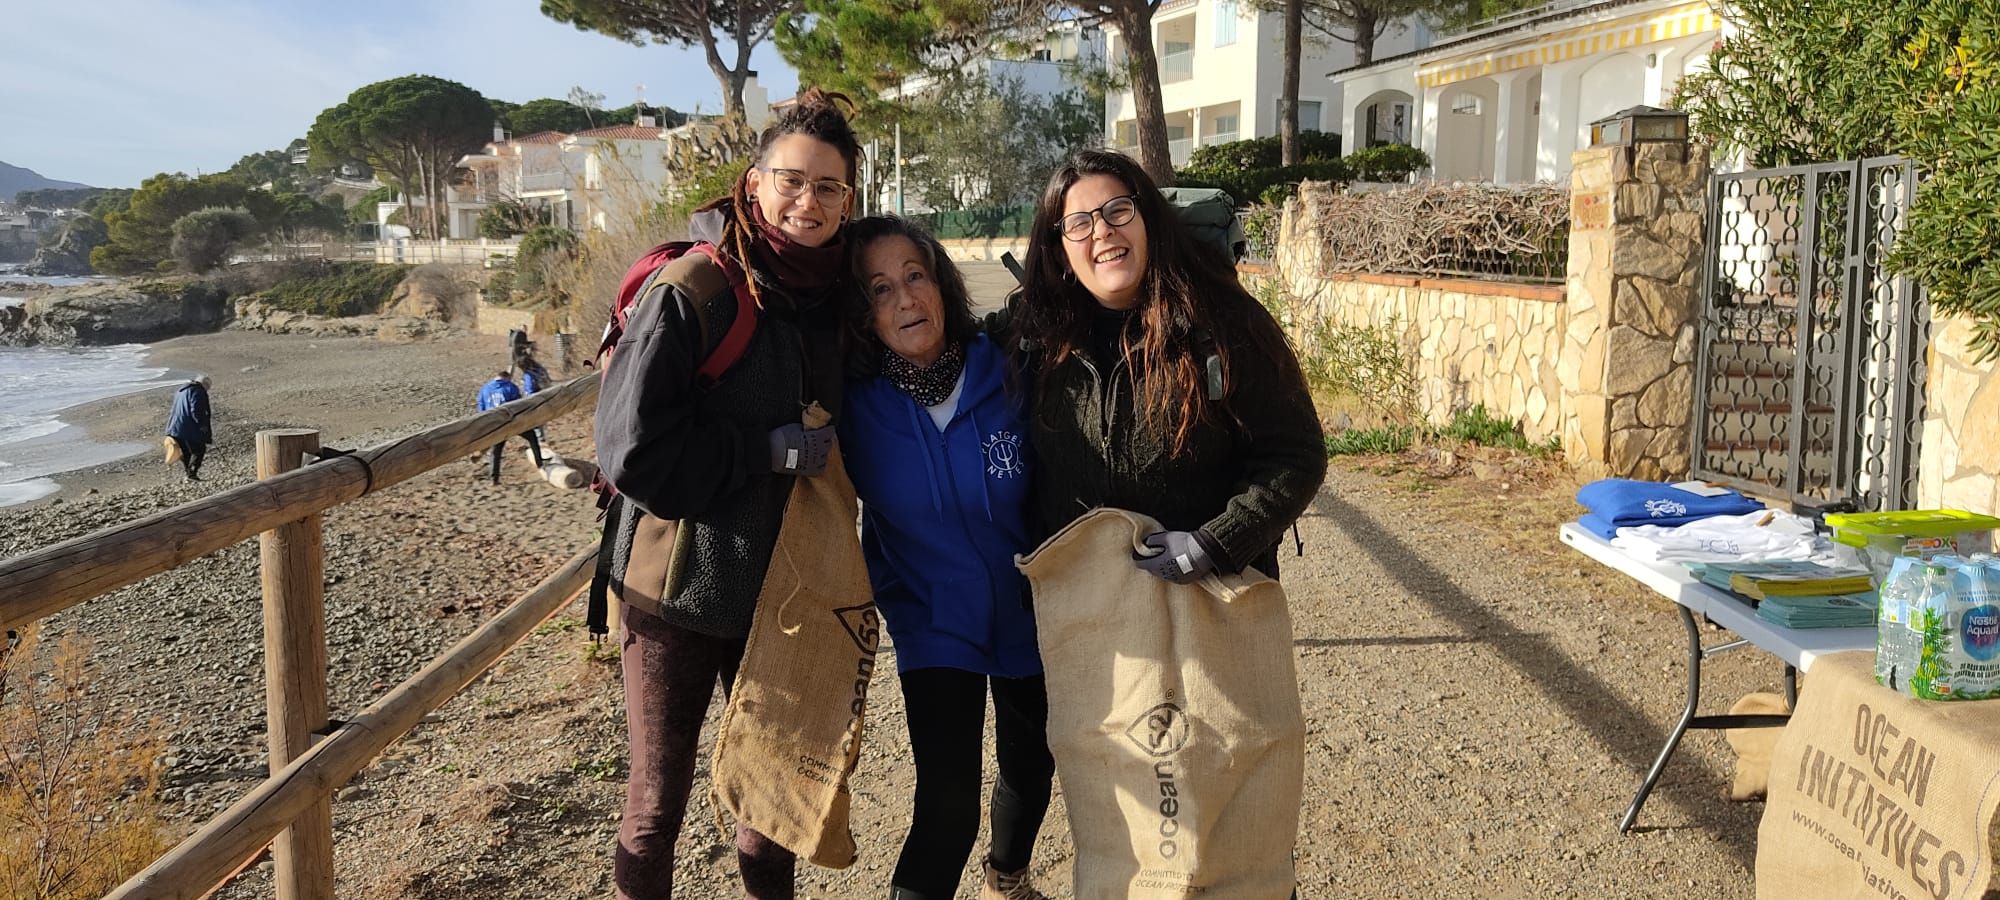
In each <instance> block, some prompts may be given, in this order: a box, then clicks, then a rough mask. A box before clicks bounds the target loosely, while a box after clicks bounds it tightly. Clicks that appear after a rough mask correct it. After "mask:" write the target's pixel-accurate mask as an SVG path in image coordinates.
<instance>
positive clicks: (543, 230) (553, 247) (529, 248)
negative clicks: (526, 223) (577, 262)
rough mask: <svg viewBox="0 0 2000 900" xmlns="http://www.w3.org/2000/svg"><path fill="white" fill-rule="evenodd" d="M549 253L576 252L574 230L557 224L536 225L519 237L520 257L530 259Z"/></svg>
mask: <svg viewBox="0 0 2000 900" xmlns="http://www.w3.org/2000/svg"><path fill="white" fill-rule="evenodd" d="M550 253H561V254H565V255H570V256H574V255H575V254H576V232H574V231H571V230H569V229H567V228H563V227H561V226H558V225H537V226H535V227H534V228H532V229H529V231H528V233H527V234H526V235H525V236H523V237H522V238H521V247H520V258H521V259H522V260H523V261H526V260H532V259H535V258H537V257H540V256H544V255H547V254H550Z"/></svg>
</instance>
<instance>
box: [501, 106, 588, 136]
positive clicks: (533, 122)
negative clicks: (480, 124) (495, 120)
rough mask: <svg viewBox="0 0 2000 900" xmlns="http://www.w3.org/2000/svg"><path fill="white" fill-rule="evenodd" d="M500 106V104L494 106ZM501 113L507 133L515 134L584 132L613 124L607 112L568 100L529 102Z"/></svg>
mask: <svg viewBox="0 0 2000 900" xmlns="http://www.w3.org/2000/svg"><path fill="white" fill-rule="evenodd" d="M495 105H498V104H495ZM509 106H510V107H511V108H510V109H507V110H505V111H504V112H502V111H499V110H496V112H499V119H500V121H501V123H502V124H504V125H506V126H507V130H508V131H510V132H513V133H514V134H515V135H517V136H519V135H528V134H534V133H536V132H538V131H563V132H572V131H583V130H585V129H588V128H595V127H597V126H599V125H603V124H606V123H607V122H609V121H611V120H610V119H608V118H606V117H605V114H604V113H601V112H595V111H593V110H589V109H585V108H583V107H581V106H578V105H576V104H574V103H571V102H569V101H568V100H557V99H554V98H551V97H544V98H542V99H540V100H530V101H528V102H526V103H523V104H521V105H520V106H512V104H509Z"/></svg>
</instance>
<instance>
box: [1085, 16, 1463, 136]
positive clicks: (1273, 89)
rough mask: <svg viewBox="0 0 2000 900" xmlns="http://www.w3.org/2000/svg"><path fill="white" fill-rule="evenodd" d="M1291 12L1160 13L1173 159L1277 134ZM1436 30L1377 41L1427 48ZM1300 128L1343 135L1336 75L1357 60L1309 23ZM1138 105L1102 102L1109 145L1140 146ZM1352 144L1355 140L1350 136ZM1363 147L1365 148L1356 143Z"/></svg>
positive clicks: (1114, 98)
mask: <svg viewBox="0 0 2000 900" xmlns="http://www.w3.org/2000/svg"><path fill="white" fill-rule="evenodd" d="M1105 30H1106V33H1107V49H1108V52H1109V54H1110V59H1111V61H1112V66H1113V68H1114V70H1115V69H1116V68H1117V67H1118V66H1119V64H1121V63H1122V62H1123V61H1124V60H1125V58H1126V54H1127V52H1128V50H1129V44H1128V43H1127V36H1126V35H1125V34H1123V33H1121V32H1119V31H1118V30H1117V29H1116V28H1113V27H1109V26H1107V27H1106V29H1105ZM1284 34H1285V30H1284V17H1283V16H1281V15H1279V14H1278V13H1274V12H1258V11H1257V10H1254V9H1252V8H1250V7H1249V5H1247V4H1245V3H1243V2H1240V0H1168V2H1165V3H1162V4H1160V7H1159V9H1158V10H1157V11H1156V12H1154V14H1153V33H1152V35H1151V36H1150V37H1151V39H1152V41H1153V52H1154V53H1155V54H1156V55H1157V56H1158V57H1159V61H1160V90H1161V94H1162V98H1163V99H1164V101H1165V106H1166V112H1167V141H1168V152H1169V155H1170V156H1171V157H1172V158H1173V161H1174V165H1177V166H1178V165H1182V164H1184V163H1186V162H1187V159H1188V156H1189V154H1191V153H1193V152H1194V148H1196V147H1201V146H1207V145H1209V144H1223V143H1228V142H1230V141H1235V140H1244V139H1249V138H1256V137H1268V136H1270V135H1274V134H1277V133H1278V94H1279V91H1280V89H1281V88H1282V86H1283V83H1284V66H1283V65H1282V61H1283V58H1284ZM1431 40H1432V35H1431V31H1430V29H1429V28H1428V27H1426V26H1425V25H1424V24H1423V23H1422V22H1419V21H1416V20H1414V19H1412V20H1407V21H1402V22H1398V23H1396V24H1393V25H1391V26H1389V28H1388V29H1387V31H1386V32H1385V33H1384V34H1382V35H1381V36H1380V37H1378V38H1377V39H1376V41H1375V55H1376V56H1377V57H1378V58H1379V57H1383V56H1393V55H1400V54H1404V53H1408V52H1409V51H1412V50H1415V49H1417V48H1419V47H1424V46H1428V45H1429V44H1430V41H1431ZM1300 57H1301V59H1300V72H1299V109H1298V117H1299V127H1300V128H1301V129H1303V130H1307V131H1338V130H1339V129H1340V127H1341V116H1342V110H1343V109H1345V106H1344V105H1343V102H1342V101H1343V99H1344V94H1343V85H1341V84H1340V83H1338V82H1336V81H1332V80H1329V79H1328V77H1327V76H1328V75H1330V74H1332V73H1334V72H1338V71H1341V70H1343V69H1347V68H1349V67H1351V66H1353V64H1354V47H1353V45H1352V44H1349V43H1347V42H1345V41H1341V40H1338V39H1335V38H1332V37H1329V36H1328V35H1326V34H1324V33H1321V32H1318V31H1315V30H1313V29H1311V28H1307V29H1306V32H1305V35H1304V36H1303V39H1302V40H1301V46H1300ZM1136 116H1137V110H1136V107H1135V105H1134V103H1133V99H1132V92H1131V91H1129V90H1126V91H1121V92H1117V93H1113V94H1109V95H1107V96H1106V97H1105V101H1104V128H1105V136H1106V139H1107V141H1108V142H1109V143H1110V144H1111V145H1113V146H1116V147H1119V148H1121V149H1125V150H1126V151H1127V152H1135V151H1136V147H1137V145H1138V142H1139V141H1138V121H1137V118H1136ZM1343 144H1344V146H1345V145H1347V144H1351V142H1347V141H1344V142H1343ZM1354 146H1359V145H1354Z"/></svg>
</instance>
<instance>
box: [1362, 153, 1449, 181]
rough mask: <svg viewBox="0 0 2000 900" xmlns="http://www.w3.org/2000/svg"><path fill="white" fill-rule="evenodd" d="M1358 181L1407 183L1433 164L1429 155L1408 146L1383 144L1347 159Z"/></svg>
mask: <svg viewBox="0 0 2000 900" xmlns="http://www.w3.org/2000/svg"><path fill="white" fill-rule="evenodd" d="M1347 164H1348V166H1349V167H1351V168H1352V169H1353V171H1354V178H1355V180H1357V181H1389V182H1400V181H1407V180H1409V177H1410V175H1411V173H1413V172H1415V171H1417V170H1418V169H1422V168H1425V167H1427V166H1429V165H1430V164H1431V158H1430V156H1429V154H1426V153H1424V151H1422V150H1419V149H1417V148H1415V147H1412V146H1409V145H1408V144H1382V145H1379V146H1375V147H1369V148H1368V149H1366V150H1357V151H1355V153H1354V155H1352V156H1349V157H1347Z"/></svg>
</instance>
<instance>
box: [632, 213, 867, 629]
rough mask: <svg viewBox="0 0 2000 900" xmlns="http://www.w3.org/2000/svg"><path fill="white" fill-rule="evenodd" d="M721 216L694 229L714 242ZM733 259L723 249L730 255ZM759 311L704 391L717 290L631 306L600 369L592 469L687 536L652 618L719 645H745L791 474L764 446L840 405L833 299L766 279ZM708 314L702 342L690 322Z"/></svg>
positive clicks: (726, 295)
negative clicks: (745, 342) (739, 640)
mask: <svg viewBox="0 0 2000 900" xmlns="http://www.w3.org/2000/svg"><path fill="white" fill-rule="evenodd" d="M722 215H723V214H722V213H721V212H720V211H711V212H707V213H701V214H698V215H697V216H696V217H695V219H694V221H693V222H691V223H690V227H689V230H690V232H691V233H692V234H693V237H694V239H696V240H705V241H711V242H713V241H716V240H717V239H718V237H719V236H720V234H721V224H722ZM727 249H728V248H726V247H725V248H724V250H725V252H726V251H727ZM751 274H752V277H755V278H757V285H758V289H759V291H760V292H761V294H762V298H763V302H764V310H763V312H762V314H761V315H759V317H758V323H757V329H756V331H755V332H754V334H753V335H752V337H751V340H750V345H749V347H748V348H747V349H746V350H745V351H744V353H743V356H742V358H741V359H740V360H738V361H737V362H736V364H735V365H733V366H731V367H730V369H729V370H728V371H727V372H725V373H724V374H723V376H722V378H721V379H720V380H719V381H718V382H717V383H716V384H715V385H714V386H713V387H711V388H708V389H707V390H702V389H699V388H697V387H696V386H695V379H694V373H695V370H696V369H697V368H699V367H700V366H701V364H702V361H703V360H705V359H707V358H708V356H709V354H710V353H712V352H714V348H715V345H716V344H718V343H720V342H721V340H722V337H723V335H725V334H727V333H728V330H729V325H730V322H731V321H733V320H734V318H735V316H736V299H735V297H734V295H733V294H732V292H731V291H729V290H728V289H726V288H725V289H723V290H721V291H719V292H718V293H717V294H716V295H715V296H712V297H687V296H683V295H682V294H681V292H680V291H678V290H676V289H674V288H672V287H670V286H666V285H662V286H659V287H656V288H655V289H654V290H653V291H652V292H651V293H649V294H647V295H646V296H645V297H642V298H640V299H639V300H638V301H637V305H636V306H635V307H634V311H633V314H632V317H631V320H630V321H629V322H628V323H627V326H626V329H625V333H624V336H623V337H622V338H620V339H619V342H618V345H617V347H616V349H615V350H614V351H613V353H612V358H611V362H610V364H609V365H607V366H606V367H605V370H604V383H603V387H602V389H601V390H600V392H599V394H598V401H597V417H596V432H597V453H598V465H600V466H601V467H602V468H603V470H604V474H605V477H606V478H608V479H609V480H610V481H611V484H612V485H613V486H615V487H616V488H617V489H618V492H619V494H620V495H621V496H622V498H623V499H624V500H625V501H629V502H631V503H635V504H637V505H638V506H639V507H640V508H641V509H643V510H645V511H646V512H648V513H651V514H652V515H654V516H656V517H658V518H662V519H677V520H680V521H681V527H682V528H687V529H692V540H691V542H690V544H689V550H688V556H687V560H686V564H685V566H684V567H683V569H682V570H681V572H682V576H681V577H680V578H679V579H678V582H679V583H678V584H677V585H674V586H670V590H669V592H668V594H667V596H666V597H665V598H664V599H663V600H661V602H660V608H659V609H657V610H641V612H648V613H653V614H655V615H657V616H659V617H660V618H661V619H664V620H666V621H667V622H668V623H669V624H672V625H676V626H679V627H682V628H687V629H691V630H694V631H698V632H701V633H703V634H710V635H714V636H717V637H730V638H735V637H743V636H745V635H747V634H749V633H750V621H751V616H752V614H753V613H754V612H755V609H756V602H757V594H758V592H759V591H760V590H761V589H762V587H763V583H764V570H765V568H766V567H767V566H768V565H769V563H770V560H771V550H772V548H773V547H774V546H775V545H776V543H777V539H778V526H779V524H780V523H781V522H782V520H783V518H784V510H785V502H786V500H787V498H789V497H790V495H791V489H792V479H791V477H790V476H785V475H774V474H772V473H771V471H770V449H769V444H768V439H767V435H768V434H769V433H770V431H771V430H772V429H774V428H777V427H779V426H781V425H785V424H788V423H793V422H797V421H799V416H800V413H801V411H802V410H803V409H804V408H805V406H806V404H808V403H811V402H813V401H815V400H816V401H818V402H819V403H820V404H821V405H822V406H824V407H826V408H827V409H828V410H829V411H830V412H833V413H834V414H835V415H838V414H839V404H840V399H841V365H840V346H839V321H840V319H839V314H838V310H837V308H836V307H837V298H836V297H835V296H834V294H833V293H832V291H827V292H824V293H823V294H815V295H802V294H799V293H794V292H791V291H788V290H787V289H786V288H785V286H783V285H780V284H778V283H776V282H775V281H773V280H771V279H769V278H768V277H766V276H765V275H764V274H763V273H761V272H758V271H756V270H755V269H752V270H751ZM694 304H702V306H703V308H704V309H705V310H706V312H707V321H708V329H707V342H706V345H704V343H703V340H702V328H701V327H700V323H699V321H698V320H697V319H696V317H695V313H694V311H693V305H694ZM637 519H638V517H637V516H626V517H625V531H626V532H627V533H626V534H623V535H620V536H619V537H620V539H619V540H617V541H614V543H613V546H614V558H613V562H612V566H613V569H614V571H616V572H619V573H623V571H624V569H625V559H624V558H621V555H622V554H627V553H629V552H630V550H631V536H630V533H629V532H630V531H631V529H632V528H633V527H634V526H635V525H636V523H637Z"/></svg>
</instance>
